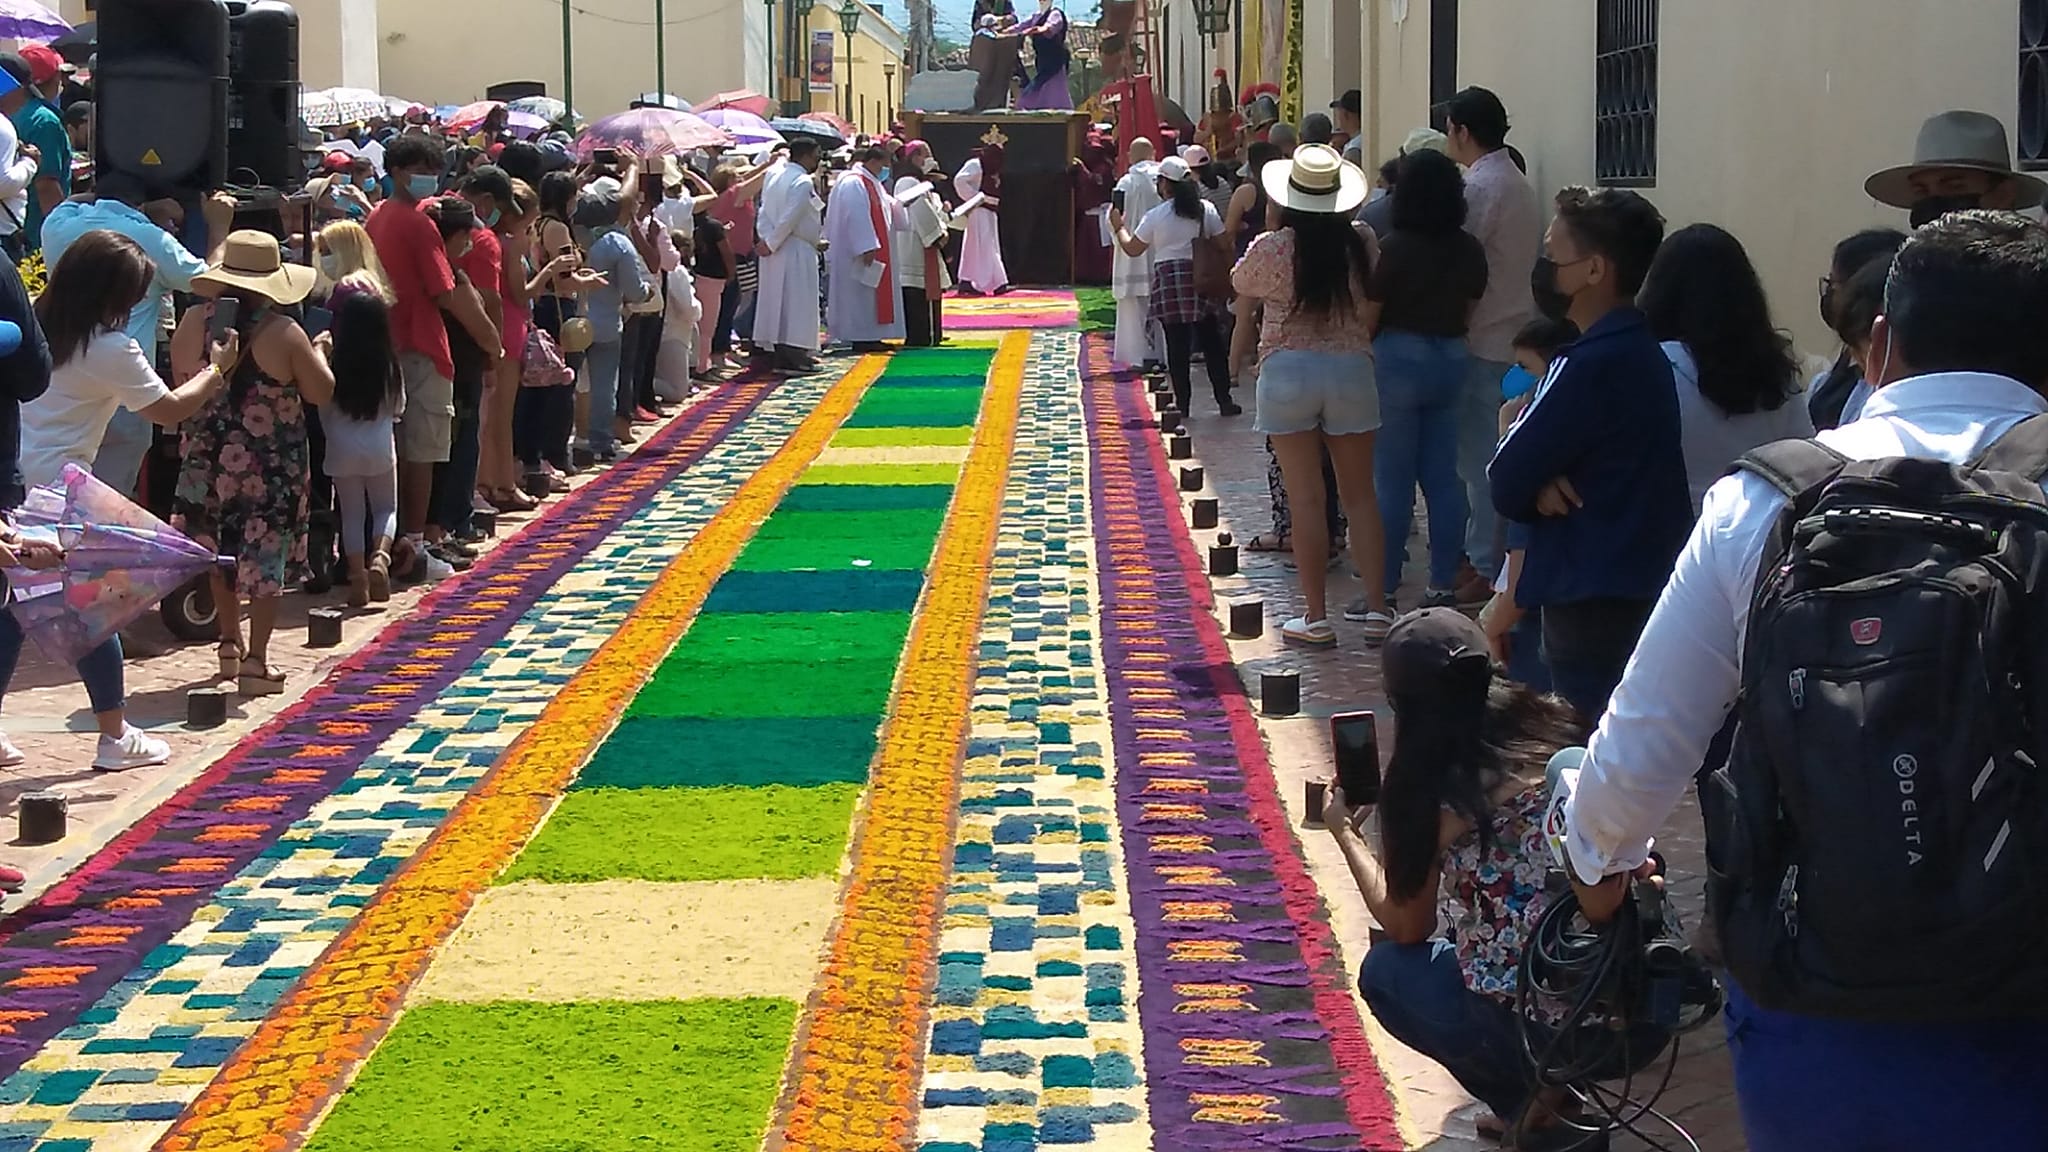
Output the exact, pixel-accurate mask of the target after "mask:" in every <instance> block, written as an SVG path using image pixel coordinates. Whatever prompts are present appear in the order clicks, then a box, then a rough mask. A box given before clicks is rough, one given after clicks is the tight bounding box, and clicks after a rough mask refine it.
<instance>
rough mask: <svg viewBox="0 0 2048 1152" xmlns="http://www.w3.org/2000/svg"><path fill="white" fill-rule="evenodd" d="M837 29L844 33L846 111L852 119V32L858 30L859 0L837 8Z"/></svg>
mask: <svg viewBox="0 0 2048 1152" xmlns="http://www.w3.org/2000/svg"><path fill="white" fill-rule="evenodd" d="M839 30H840V31H841V32H844V33H845V34H846V111H845V113H844V115H845V117H846V119H847V122H848V123H852V121H853V34H854V33H856V32H858V31H860V0H846V3H845V4H844V5H842V6H841V7H840V9H839Z"/></svg>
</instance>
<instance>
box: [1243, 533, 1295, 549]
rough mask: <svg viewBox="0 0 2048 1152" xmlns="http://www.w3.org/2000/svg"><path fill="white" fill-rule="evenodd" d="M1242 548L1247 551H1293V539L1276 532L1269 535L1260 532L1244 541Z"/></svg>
mask: <svg viewBox="0 0 2048 1152" xmlns="http://www.w3.org/2000/svg"><path fill="white" fill-rule="evenodd" d="M1244 550H1245V551H1247V552H1292V551H1294V541H1293V539H1292V538H1290V537H1287V536H1282V535H1280V534H1278V533H1274V534H1271V535H1269V534H1267V533H1264V532H1261V533H1259V534H1258V535H1257V536H1254V537H1252V538H1251V539H1249V540H1247V541H1245V542H1244Z"/></svg>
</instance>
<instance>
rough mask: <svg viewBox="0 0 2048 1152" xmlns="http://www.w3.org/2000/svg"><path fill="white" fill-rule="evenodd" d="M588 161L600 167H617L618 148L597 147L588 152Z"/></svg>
mask: <svg viewBox="0 0 2048 1152" xmlns="http://www.w3.org/2000/svg"><path fill="white" fill-rule="evenodd" d="M590 162H591V163H592V164H595V165H597V166H598V167H600V168H617V167H618V166H619V150H618V149H617V148H599V149H597V150H596V151H594V152H592V153H591V154H590Z"/></svg>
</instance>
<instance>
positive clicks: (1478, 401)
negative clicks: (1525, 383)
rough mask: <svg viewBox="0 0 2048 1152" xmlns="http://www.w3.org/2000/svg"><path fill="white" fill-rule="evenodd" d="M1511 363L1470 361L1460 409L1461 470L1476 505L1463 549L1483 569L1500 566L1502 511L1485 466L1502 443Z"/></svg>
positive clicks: (1487, 571) (1475, 566)
mask: <svg viewBox="0 0 2048 1152" xmlns="http://www.w3.org/2000/svg"><path fill="white" fill-rule="evenodd" d="M1511 367H1513V365H1511V364H1503V363H1501V362H1500V361H1498V360H1481V359H1480V358H1479V357H1477V356H1474V357H1472V358H1471V360H1469V361H1468V362H1467V364H1466V368H1465V372H1466V376H1465V397H1464V407H1463V408H1462V409H1461V410H1460V411H1459V414H1458V476H1459V477H1460V478H1461V479H1463V480H1464V481H1465V494H1466V496H1467V498H1468V499H1469V501H1470V503H1471V505H1472V522H1471V527H1470V528H1469V529H1468V530H1467V531H1466V534H1465V554H1466V555H1467V556H1469V557H1470V558H1471V560H1472V566H1473V567H1474V568H1477V569H1478V570H1479V571H1480V572H1481V573H1482V574H1484V573H1489V572H1498V571H1500V552H1501V549H1500V517H1499V515H1498V514H1497V513H1495V512H1494V509H1493V487H1492V485H1490V484H1489V483H1488V482H1487V479H1486V466H1487V465H1489V464H1491V463H1493V454H1494V452H1495V451H1496V450H1497V449H1499V448H1500V404H1501V400H1500V379H1501V377H1503V376H1505V375H1507V374H1508V369H1509V368H1511Z"/></svg>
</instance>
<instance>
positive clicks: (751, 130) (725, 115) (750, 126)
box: [697, 108, 783, 148]
mask: <svg viewBox="0 0 2048 1152" xmlns="http://www.w3.org/2000/svg"><path fill="white" fill-rule="evenodd" d="M697 115H699V116H701V117H703V119H704V122H705V123H706V124H715V125H717V126H718V127H720V128H722V129H724V130H725V133H726V135H728V136H731V137H732V142H733V143H734V144H737V145H739V146H740V147H742V148H745V147H749V146H751V145H755V144H780V143H782V139H783V137H782V133H780V132H777V131H776V130H775V129H773V128H771V127H769V126H768V122H767V121H766V120H763V119H761V118H760V117H759V116H756V115H754V114H753V113H752V112H742V111H740V110H739V109H738V108H713V109H711V110H710V111H708V112H699V113H698V114H697Z"/></svg>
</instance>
